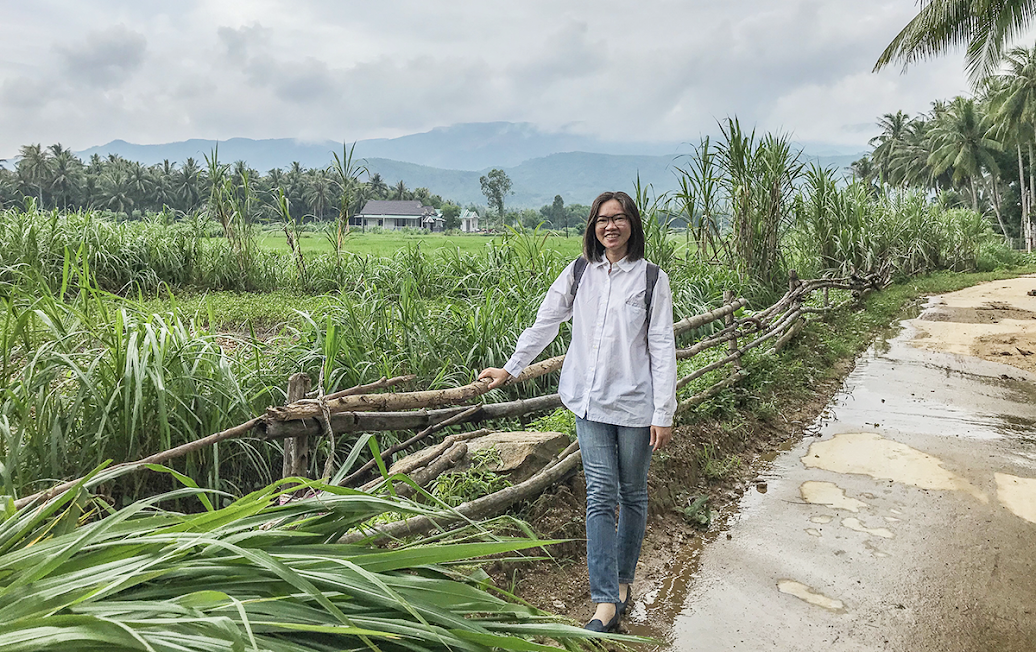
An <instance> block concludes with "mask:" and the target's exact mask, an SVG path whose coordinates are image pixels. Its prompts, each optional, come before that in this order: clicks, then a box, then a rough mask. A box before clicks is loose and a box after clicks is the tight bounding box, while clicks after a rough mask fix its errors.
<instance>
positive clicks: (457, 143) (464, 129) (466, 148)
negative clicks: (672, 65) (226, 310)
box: [79, 122, 687, 172]
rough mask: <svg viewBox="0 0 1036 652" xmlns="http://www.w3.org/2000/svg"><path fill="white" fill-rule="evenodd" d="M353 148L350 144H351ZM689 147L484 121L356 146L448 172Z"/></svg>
mask: <svg viewBox="0 0 1036 652" xmlns="http://www.w3.org/2000/svg"><path fill="white" fill-rule="evenodd" d="M218 144H219V158H220V160H222V161H237V160H244V161H248V164H249V165H251V166H252V167H253V168H255V169H257V170H259V171H261V172H265V171H267V170H269V169H271V168H275V167H281V168H285V167H288V166H290V165H291V163H292V161H298V162H299V163H301V164H302V165H303V166H304V167H320V166H325V165H327V164H328V163H329V162H330V161H331V153H332V152H341V151H342V143H338V142H334V141H331V140H328V141H323V142H316V143H312V142H304V141H299V140H293V139H290V138H275V139H267V140H252V139H250V138H231V139H230V140H225V141H220V142H219V143H218ZM350 144H351V143H350ZM216 145H217V142H216V141H214V140H201V139H193V140H187V141H182V142H178V143H165V144H161V145H134V144H132V143H127V142H126V141H123V140H115V141H112V142H110V143H108V144H106V145H101V146H99V147H91V148H90V149H87V150H84V151H82V152H79V155H80V156H82V157H84V158H86V157H89V156H90V155H92V154H95V153H96V154H100V155H101V156H106V155H108V154H118V155H119V156H123V157H125V158H128V159H131V160H135V161H140V162H141V163H146V164H148V165H151V164H153V163H161V162H162V161H163V160H165V159H169V160H170V161H176V162H183V161H185V160H186V159H187V157H189V156H190V157H194V159H195V160H198V161H201V160H204V157H205V156H206V155H207V154H211V153H212V150H213V148H214V147H215V146H216ZM682 149H687V148H686V147H681V145H680V143H638V142H609V141H603V140H600V139H597V138H593V137H590V136H579V135H575V134H568V133H564V132H547V131H542V130H540V129H538V128H537V127H535V126H534V125H531V124H529V123H524V122H523V123H514V122H481V123H467V124H457V125H452V126H449V127H438V128H436V129H432V130H431V131H427V132H424V133H419V134H410V135H408V136H401V137H399V138H375V139H371V140H360V141H357V142H356V154H355V155H356V156H357V157H360V158H366V159H372V158H374V159H392V160H394V161H406V162H408V163H416V164H417V165H426V166H429V167H437V168H446V169H450V170H469V171H476V170H483V169H490V168H503V167H512V166H516V165H519V164H521V163H523V162H524V161H527V160H529V159H533V158H539V157H541V156H548V155H550V154H556V153H558V152H595V153H600V154H640V155H644V154H648V155H662V154H669V153H673V152H677V151H681V150H682Z"/></svg>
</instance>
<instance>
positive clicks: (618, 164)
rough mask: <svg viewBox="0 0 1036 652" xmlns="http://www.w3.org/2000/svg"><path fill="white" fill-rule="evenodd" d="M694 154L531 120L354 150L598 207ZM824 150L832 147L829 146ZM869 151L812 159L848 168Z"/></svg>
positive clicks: (200, 145)
mask: <svg viewBox="0 0 1036 652" xmlns="http://www.w3.org/2000/svg"><path fill="white" fill-rule="evenodd" d="M216 145H217V143H216V141H212V140H201V139H193V140H187V141H182V142H177V143H166V144H161V145H135V144H132V143H127V142H125V141H122V140H116V141H112V142H110V143H108V144H107V145H102V146H99V147H92V148H90V149H87V150H84V151H82V152H77V153H78V154H79V156H80V157H82V158H83V159H84V160H85V159H87V158H89V157H90V156H91V155H92V154H95V153H96V154H100V155H101V156H107V155H108V154H118V155H119V156H122V157H125V158H127V159H131V160H136V161H140V162H142V163H145V164H148V165H151V164H154V163H160V162H162V161H163V160H165V159H169V160H170V161H174V162H176V163H182V162H183V161H185V160H186V159H187V158H188V157H193V158H194V159H195V160H197V161H199V162H201V161H203V160H204V158H205V156H206V155H209V154H211V153H212V151H213V149H214V148H215V147H216ZM218 145H219V158H220V160H221V161H224V162H233V161H237V160H244V161H247V162H248V164H249V165H250V166H251V167H252V168H255V169H257V170H259V171H261V172H266V171H267V170H270V169H272V168H275V167H279V168H288V167H290V166H291V164H292V162H293V161H298V162H299V163H301V164H302V166H303V167H306V168H314V167H325V166H327V165H328V164H329V163H330V162H331V160H332V152H341V151H342V144H341V143H335V142H333V141H325V142H320V143H308V142H303V141H298V140H293V139H289V138H280V139H267V140H252V139H249V138H231V139H230V140H226V141H220V142H219V143H218ZM690 150H691V147H690V146H689V145H688V144H681V143H637V142H621V143H620V142H609V141H603V140H600V139H596V138H593V137H589V136H580V135H575V134H569V133H565V132H546V131H542V130H540V129H538V128H537V127H535V126H534V125H531V124H528V123H510V122H491V123H472V124H459V125H453V126H450V127H440V128H437V129H433V130H431V131H428V132H424V133H419V134H411V135H408V136H402V137H400V138H382V139H372V140H362V141H359V142H357V143H356V152H355V156H356V157H357V158H360V159H363V160H364V161H365V162H366V166H367V168H368V170H369V171H370V172H371V173H374V172H378V173H379V174H381V176H382V178H383V179H385V180H386V181H387V182H389V183H390V184H391V183H395V182H396V181H398V180H400V179H402V180H403V181H405V182H406V184H407V186H408V187H409V188H419V187H426V188H428V189H430V190H431V191H432V192H434V193H436V194H439V195H442V196H443V197H447V198H450V199H453V200H454V201H458V202H460V203H462V204H468V203H472V202H474V203H479V204H483V203H485V198H484V197H483V196H482V192H481V186H480V184H479V177H480V176H481V175H482V174H485V172H486V171H488V170H489V169H491V168H494V167H498V168H503V169H504V170H505V171H506V172H507V174H508V176H510V177H511V180H512V181H513V184H514V187H513V190H514V195H512V196H510V197H509V198H508V200H507V205H508V206H529V207H539V206H542V205H543V204H547V203H550V202H551V201H553V199H554V195H561V196H562V197H564V199H565V201H566V202H568V203H573V202H577V203H589V202H590V200H592V199H593V198H594V197H595V196H596V195H597V194H598V193H599V192H601V191H602V190H605V189H627V190H628V189H630V188H632V186H633V184H634V182H635V180H636V178H637V175H638V173H639V175H640V179H641V182H642V183H643V184H644V185H648V184H650V185H652V186H653V188H654V189H655V191H656V192H659V193H661V192H666V191H670V190H674V189H675V188H676V180H675V177H674V176H673V173H672V172H673V169H672V167H673V162H674V160H678V156H679V155H680V154H683V153H686V152H689V151H690ZM817 150H820V151H824V150H822V148H821V147H820V146H818V147H817ZM826 151H831V152H833V151H837V150H836V149H831V148H826ZM860 156H861V154H853V155H845V156H833V157H832V156H825V157H809V158H810V159H811V160H818V161H820V162H821V164H823V165H836V166H837V167H844V166H847V165H848V164H849V163H851V162H852V161H853V160H856V159H857V158H859V157H860Z"/></svg>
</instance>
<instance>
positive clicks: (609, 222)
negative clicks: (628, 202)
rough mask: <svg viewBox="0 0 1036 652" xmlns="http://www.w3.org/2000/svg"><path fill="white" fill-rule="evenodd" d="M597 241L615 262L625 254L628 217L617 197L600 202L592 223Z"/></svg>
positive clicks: (628, 224) (627, 237) (627, 238)
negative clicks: (593, 223) (595, 220)
mask: <svg viewBox="0 0 1036 652" xmlns="http://www.w3.org/2000/svg"><path fill="white" fill-rule="evenodd" d="M594 233H595V234H596V235H597V241H598V242H600V243H601V244H602V245H604V249H605V251H606V252H607V253H608V260H611V261H612V262H615V261H617V260H619V259H620V258H622V257H623V256H625V255H626V243H627V242H629V239H630V233H632V230H631V227H630V217H629V215H626V212H625V211H624V210H623V208H622V204H620V203H619V200H618V199H609V200H608V201H606V202H604V203H603V204H601V208H600V210H598V211H597V222H596V224H595V225H594Z"/></svg>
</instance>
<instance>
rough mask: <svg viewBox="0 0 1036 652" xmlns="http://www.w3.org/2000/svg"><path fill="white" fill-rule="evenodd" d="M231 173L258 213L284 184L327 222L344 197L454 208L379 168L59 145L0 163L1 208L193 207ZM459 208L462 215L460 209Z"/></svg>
mask: <svg viewBox="0 0 1036 652" xmlns="http://www.w3.org/2000/svg"><path fill="white" fill-rule="evenodd" d="M224 171H225V172H226V173H227V174H229V175H230V176H231V177H232V179H233V183H234V184H235V185H236V186H238V187H242V186H244V185H246V184H247V185H249V186H250V190H251V193H252V195H253V197H255V199H256V200H257V203H256V205H255V206H254V207H255V209H256V211H257V213H258V217H260V218H262V217H275V216H277V215H278V214H279V209H278V206H277V201H278V200H277V196H278V193H277V191H278V189H279V190H280V191H283V193H284V196H285V198H286V199H287V200H288V205H289V210H290V212H291V214H292V216H293V217H295V218H298V219H302V218H310V219H316V220H328V219H333V218H335V217H337V216H338V215H339V214H340V209H341V203H342V198H343V196H345V197H347V198H348V199H349V204H350V205H349V207H348V208H349V212H350V214H355V213H357V212H359V211H360V210H362V208H363V205H364V204H365V203H366V202H367V201H369V200H373V199H402V200H408V199H416V200H418V201H420V202H421V203H422V204H424V205H426V206H432V207H433V208H438V209H442V208H444V207H447V210H446V211H445V212H449V213H452V212H454V211H450V210H449V208H448V207H449V206H450V205H453V206H456V204H454V203H453V202H450V201H449V200H444V199H443V198H442V197H441V196H439V195H437V194H434V193H432V192H431V191H430V190H429V189H428V188H414V189H411V188H408V187H407V185H406V182H405V181H403V180H400V181H397V182H396V183H395V184H393V185H390V184H389V183H387V182H386V181H385V180H384V179H383V178H382V177H381V175H380V174H378V173H377V172H375V173H373V174H370V175H363V176H366V177H367V179H366V181H361V180H360V179H359V177H360V176H361V174H360V173H361V172H365V170H363V169H362V168H357V169H355V170H353V173H354V174H352V175H351V178H349V179H346V180H345V186H347V187H343V181H342V179H341V178H340V175H336V174H335V169H334V164H332V165H331V166H328V167H327V168H305V167H303V166H302V165H301V164H300V163H299V162H298V161H295V162H293V163H292V164H291V166H290V167H289V168H287V169H282V168H274V169H272V170H269V171H267V172H266V173H265V174H261V173H260V172H259V171H258V170H255V169H254V168H251V167H250V166H249V165H248V163H247V162H245V161H240V160H239V161H235V162H234V163H232V164H229V165H226V164H221V163H219V161H218V150H217V151H214V152H213V153H212V155H211V156H205V157H204V158H203V159H202V160H197V159H195V158H188V159H187V160H186V161H184V162H183V163H182V164H178V163H174V162H171V161H169V160H168V159H166V160H165V161H163V162H162V163H157V164H155V165H144V164H143V163H140V162H138V161H131V160H128V159H126V158H123V157H121V156H119V155H117V154H109V155H108V156H106V157H102V156H100V155H98V154H93V155H92V156H91V157H90V158H89V159H88V160H87V161H85V162H84V161H83V160H81V159H80V158H79V157H77V156H76V155H75V154H74V153H73V152H72V151H71V150H70V149H68V148H66V147H63V146H62V145H61V144H55V145H51V146H50V147H43V146H42V145H40V144H32V145H25V146H23V147H21V148H20V149H19V158H18V161H17V162H16V163H15V165H14V166H13V169H8V168H7V167H3V166H0V208H7V207H11V206H16V205H21V204H22V203H23V202H24V200H25V198H27V197H31V198H34V199H35V200H36V205H37V206H38V207H40V208H58V209H61V210H79V209H91V210H98V209H99V210H110V211H113V212H116V213H125V214H126V215H133V214H134V212H138V213H139V214H141V215H143V214H146V213H157V212H161V211H163V210H172V211H178V212H182V213H192V212H195V211H198V210H201V209H202V208H203V207H205V205H206V204H207V203H208V202H209V200H210V197H211V191H212V180H213V178H217V177H220V178H221V177H223V176H224ZM455 212H456V213H458V214H459V213H460V210H459V207H457V210H456V211H455Z"/></svg>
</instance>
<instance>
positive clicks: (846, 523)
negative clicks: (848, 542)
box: [842, 517, 896, 539]
mask: <svg viewBox="0 0 1036 652" xmlns="http://www.w3.org/2000/svg"><path fill="white" fill-rule="evenodd" d="M842 527H847V528H849V529H850V530H853V531H854V532H863V533H864V534H873V535H874V536H876V537H881V538H883V539H893V538H895V536H896V535H894V534H892V531H891V530H889V529H887V528H883V527H867V526H865V525H864V524H863V523H861V522H860V519H858V518H852V517H849V518H843V519H842Z"/></svg>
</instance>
